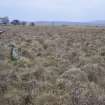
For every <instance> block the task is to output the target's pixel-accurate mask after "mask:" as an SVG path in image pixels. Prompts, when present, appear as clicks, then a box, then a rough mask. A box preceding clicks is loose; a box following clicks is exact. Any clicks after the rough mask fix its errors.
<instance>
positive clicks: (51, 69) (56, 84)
mask: <svg viewBox="0 0 105 105" xmlns="http://www.w3.org/2000/svg"><path fill="white" fill-rule="evenodd" d="M0 30H4V31H5V32H4V33H2V34H0V105H105V29H104V28H98V27H72V26H35V27H31V26H0ZM11 46H14V48H15V49H20V50H16V51H17V52H16V54H17V56H18V57H17V58H16V59H12V57H16V54H14V53H12V54H14V55H11V51H12V47H11ZM19 51H20V55H19V54H18V53H19Z"/></svg>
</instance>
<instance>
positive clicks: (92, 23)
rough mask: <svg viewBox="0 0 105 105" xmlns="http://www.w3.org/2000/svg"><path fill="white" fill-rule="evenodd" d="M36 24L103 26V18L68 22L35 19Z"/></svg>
mask: <svg viewBox="0 0 105 105" xmlns="http://www.w3.org/2000/svg"><path fill="white" fill-rule="evenodd" d="M35 24H36V25H89V26H105V20H102V21H101V20H98V21H91V22H70V21H37V22H35Z"/></svg>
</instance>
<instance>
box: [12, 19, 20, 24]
mask: <svg viewBox="0 0 105 105" xmlns="http://www.w3.org/2000/svg"><path fill="white" fill-rule="evenodd" d="M11 24H13V25H20V21H19V20H13V21H12V22H11Z"/></svg>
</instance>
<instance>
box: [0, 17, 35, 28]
mask: <svg viewBox="0 0 105 105" xmlns="http://www.w3.org/2000/svg"><path fill="white" fill-rule="evenodd" d="M0 25H24V26H25V25H30V26H34V25H35V23H34V22H26V21H20V20H18V19H14V20H12V21H10V20H9V18H8V17H2V18H0Z"/></svg>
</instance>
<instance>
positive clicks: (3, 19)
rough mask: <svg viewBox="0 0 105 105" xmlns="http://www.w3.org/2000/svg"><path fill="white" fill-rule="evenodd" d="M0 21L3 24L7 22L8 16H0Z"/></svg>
mask: <svg viewBox="0 0 105 105" xmlns="http://www.w3.org/2000/svg"><path fill="white" fill-rule="evenodd" d="M0 23H1V24H4V25H7V24H9V18H8V17H3V18H0Z"/></svg>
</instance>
